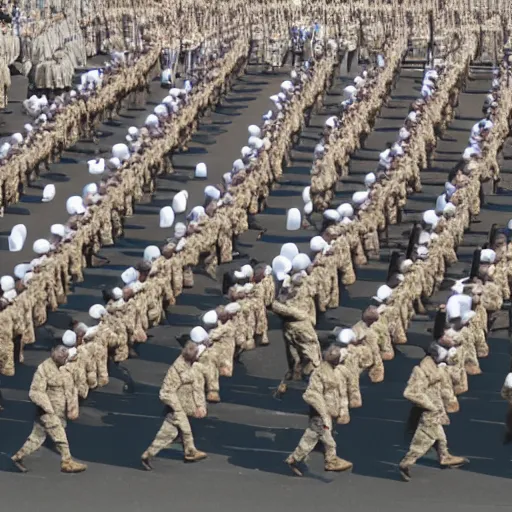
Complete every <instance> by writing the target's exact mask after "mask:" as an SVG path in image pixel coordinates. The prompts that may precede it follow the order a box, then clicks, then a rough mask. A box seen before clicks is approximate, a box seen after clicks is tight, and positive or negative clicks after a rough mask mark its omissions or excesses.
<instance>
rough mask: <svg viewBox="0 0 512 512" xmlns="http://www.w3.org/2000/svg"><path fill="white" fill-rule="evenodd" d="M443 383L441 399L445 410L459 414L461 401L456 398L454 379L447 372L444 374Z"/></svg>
mask: <svg viewBox="0 0 512 512" xmlns="http://www.w3.org/2000/svg"><path fill="white" fill-rule="evenodd" d="M441 382H442V385H441V398H442V399H443V404H444V408H445V409H446V411H447V412H458V410H459V401H458V400H457V397H456V396H455V391H454V389H453V384H452V379H451V378H450V376H449V375H448V374H447V373H446V372H443V378H442V381H441Z"/></svg>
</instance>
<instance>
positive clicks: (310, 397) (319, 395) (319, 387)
mask: <svg viewBox="0 0 512 512" xmlns="http://www.w3.org/2000/svg"><path fill="white" fill-rule="evenodd" d="M302 398H303V399H304V401H305V402H306V403H307V404H308V405H310V406H311V407H313V409H315V411H316V412H317V413H318V414H319V415H320V416H321V418H322V419H323V421H324V423H325V424H326V425H328V424H329V421H330V420H331V417H330V415H329V412H328V411H327V405H326V403H325V400H324V383H323V382H322V376H321V374H320V371H319V369H318V370H316V371H315V372H313V374H312V376H311V379H310V381H309V385H308V388H307V389H306V392H305V393H304V394H303V395H302Z"/></svg>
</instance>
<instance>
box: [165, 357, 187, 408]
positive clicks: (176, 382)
mask: <svg viewBox="0 0 512 512" xmlns="http://www.w3.org/2000/svg"><path fill="white" fill-rule="evenodd" d="M180 386H181V379H180V376H179V375H178V372H177V371H176V369H175V368H174V367H173V366H171V368H169V370H168V372H167V375H166V376H165V379H164V383H163V384H162V387H161V389H160V400H161V401H162V402H163V403H164V404H165V405H168V406H169V407H170V408H171V409H172V410H173V411H174V412H181V411H182V410H183V408H182V407H181V403H180V400H179V398H178V393H177V391H178V389H179V387H180Z"/></svg>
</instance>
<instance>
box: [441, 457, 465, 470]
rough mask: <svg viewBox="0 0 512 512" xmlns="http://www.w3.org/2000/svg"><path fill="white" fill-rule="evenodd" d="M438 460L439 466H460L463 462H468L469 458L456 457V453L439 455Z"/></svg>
mask: <svg viewBox="0 0 512 512" xmlns="http://www.w3.org/2000/svg"><path fill="white" fill-rule="evenodd" d="M439 462H440V464H441V466H445V467H448V468H460V467H461V466H464V464H468V463H469V460H468V459H466V458H465V457H457V456H456V455H451V454H448V455H445V456H444V457H441V460H440V461H439Z"/></svg>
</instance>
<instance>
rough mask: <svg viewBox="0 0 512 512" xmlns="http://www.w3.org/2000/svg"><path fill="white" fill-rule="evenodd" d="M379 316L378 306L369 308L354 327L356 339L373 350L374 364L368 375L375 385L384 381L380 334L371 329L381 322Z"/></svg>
mask: <svg viewBox="0 0 512 512" xmlns="http://www.w3.org/2000/svg"><path fill="white" fill-rule="evenodd" d="M379 316H380V315H379V311H378V308H377V306H368V307H367V308H366V309H365V310H364V311H363V314H362V315H361V320H360V321H359V322H357V323H356V324H355V325H354V326H353V327H352V330H353V331H354V333H355V335H356V338H357V339H359V340H363V343H364V344H365V345H367V346H368V348H370V349H371V352H372V356H373V363H372V365H371V366H370V369H369V372H368V373H369V377H370V380H371V381H372V382H374V383H377V382H382V381H383V380H384V363H383V362H382V355H381V353H380V348H379V340H378V334H377V333H376V332H374V331H373V329H372V328H371V327H372V325H374V324H375V322H377V321H378V320H379Z"/></svg>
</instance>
